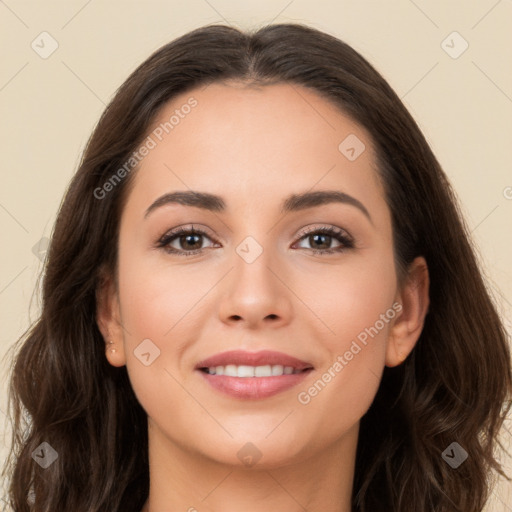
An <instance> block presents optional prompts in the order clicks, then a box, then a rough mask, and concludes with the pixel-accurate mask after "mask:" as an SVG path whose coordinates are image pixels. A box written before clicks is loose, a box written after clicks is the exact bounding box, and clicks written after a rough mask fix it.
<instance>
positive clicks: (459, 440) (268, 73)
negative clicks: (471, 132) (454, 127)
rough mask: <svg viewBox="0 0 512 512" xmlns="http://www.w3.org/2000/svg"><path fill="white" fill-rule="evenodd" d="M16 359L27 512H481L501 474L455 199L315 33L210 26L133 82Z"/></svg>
mask: <svg viewBox="0 0 512 512" xmlns="http://www.w3.org/2000/svg"><path fill="white" fill-rule="evenodd" d="M20 341H21V345H20V347H19V350H18V352H17V357H16V361H15V365H14V367H13V373H12V382H11V395H10V399H11V405H12V408H13V411H12V414H13V417H14V433H15V436H14V439H13V447H12V453H11V457H10V461H11V464H10V466H7V465H6V468H5V471H9V474H10V475H11V485H10V500H11V504H12V507H13V509H14V510H15V511H16V512H18V511H24V510H34V511H47V510H48V511H60V510H62V511H64V510H73V511H77V512H78V511H123V512H125V511H136V512H140V511H141V510H143V512H160V511H167V510H189V511H194V510H197V511H203V510H205V511H206V510H208V511H210V510H211V511H213V510H216V511H219V510H222V511H223V512H229V511H231V510H244V511H251V512H256V511H260V510H286V511H299V510H311V511H317V510H322V511H332V512H334V511H336V512H340V511H342V512H348V511H361V512H362V511H367V512H368V511H372V512H376V511H391V510H393V511H397V512H405V511H411V510H414V511H417V512H419V511H425V512H426V511H434V510H435V511H446V512H448V511H464V512H476V511H481V510H482V508H483V506H484V503H485V502H486V500H487V497H488V495H489V492H490V483H491V477H492V475H493V473H492V472H493V471H497V472H499V473H500V474H503V472H502V470H501V468H500V465H499V463H498V461H497V460H496V459H495V457H494V449H495V447H496V446H497V443H498V438H497V436H498V431H499V429H500V427H501V425H502V423H503V420H504V418H505V415H506V413H507V411H508V410H509V407H510V405H509V402H508V400H509V399H510V394H511V387H512V379H511V368H510V362H509V361H510V354H509V348H508V345H507V336H506V332H505V330H504V327H503V324H502V322H501V320H500V318H499V316H498V314H497V312H496V309H495V306H494V305H493V303H492V300H491V298H490V296H489V294H488V292H487V290H486V287H485V284H484V281H483V279H482V274H481V272H480V270H479V268H478V265H477V262H476V258H475V254H474V250H473V248H472V246H471V243H470V238H469V235H468V230H467V227H466V225H465V223H464V221H463V219H462V217H461V214H460V211H459V209H458V206H457V201H456V198H455V195H454V193H453V191H452V189H451V186H450V184H449V182H448V180H447V178H446V175H445V174H444V173H443V171H442V169H441V168H440V166H439V163H438V162H437V160H436V158H435V156H434V155H433V154H432V152H431V150H430V148H429V146H428V144H427V142H426V140H425V138H424V137H423V135H422V134H421V132H420V130H419V128H418V126H417V125H416V123H415V122H414V121H413V119H412V118H411V116H410V114H409V113H408V112H407V110H406V109H405V107H404V106H403V104H402V103H401V102H400V100H399V98H398V97H397V95H396V94H395V93H394V92H393V91H392V89H391V88H390V86H389V85H388V84H387V83H386V82H385V80H384V79H383V78H382V77H381V76H380V75H379V73H378V72H377V71H376V70H375V69H373V67H371V66H370V64H369V63H368V62H367V61H366V60H365V59H364V58H363V57H361V56H360V55H359V54H358V53H356V52H355V51H354V50H353V49H352V48H350V47H349V46H348V45H347V44H345V43H343V42H342V41H340V40H338V39H336V38H334V37H332V36H330V35H328V34H325V33H322V32H319V31H317V30H315V29H312V28H309V27H306V26H303V25H298V24H281V25H273V26H268V27H264V28H262V29H260V30H258V31H255V32H252V33H249V32H248V33H244V32H241V31H239V30H236V29H234V28H230V27H227V26H220V25H217V26H206V27H203V28H200V29H197V30H194V31H192V32H190V33H188V34H186V35H184V36H182V37H180V38H179V39H177V40H175V41H173V42H171V43H170V44H168V45H166V46H164V47H162V48H161V49H160V50H158V51H157V52H156V53H154V54H153V55H152V56H151V57H150V58H149V59H148V60H147V61H146V62H144V63H143V64H142V65H141V66H140V67H139V68H138V69H136V70H135V71H134V72H133V73H132V75H131V76H130V77H129V78H128V79H127V80H126V82H125V83H124V84H123V85H122V87H121V88H120V89H119V91H118V92H117V94H116V95H115V97H114V99H113V100H112V102H111V103H110V105H109V106H108V107H107V109H106V110H105V112H104V114H103V115H102V117H101V119H100V121H99V123H98V126H97V127H96V129H95V131H94V133H93V135H92V137H91V139H90V141H89V143H88V145H87V148H86V150H85V153H84V156H83V159H82V162H81V164H80V168H79V170H78V172H77V174H76V176H75V177H74V179H73V180H72V183H71V185H70V187H69V190H68V192H67V194H66V196H65V199H64V202H63V204H62V206H61V209H60V211H59V214H58V218H57V221H56V225H55V230H54V234H53V237H52V242H51V247H50V250H49V256H48V261H47V266H46V273H45V276H44V286H43V309H42V314H41V317H40V319H39V320H38V321H37V322H36V323H35V325H34V326H33V327H32V328H31V329H30V331H29V332H28V333H27V334H26V336H25V337H24V338H23V339H22V340H20ZM23 409H26V412H28V414H29V420H30V421H29V424H28V425H25V423H24V415H23V414H24V410H23Z"/></svg>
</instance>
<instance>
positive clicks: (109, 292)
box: [96, 273, 126, 366]
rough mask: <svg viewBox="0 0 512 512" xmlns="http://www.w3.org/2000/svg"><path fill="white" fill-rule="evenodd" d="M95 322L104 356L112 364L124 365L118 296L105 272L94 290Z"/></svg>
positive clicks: (114, 286)
mask: <svg viewBox="0 0 512 512" xmlns="http://www.w3.org/2000/svg"><path fill="white" fill-rule="evenodd" d="M96 323H97V324H98V328H99V330H100V332H101V334H102V335H103V339H104V340H105V356H106V358H107V360H108V362H109V363H110V364H111V365H112V366H123V365H125V364H126V357H125V352H124V343H123V327H122V324H121V313H120V307H119V297H118V293H117V290H116V285H115V283H114V280H113V278H112V277H111V276H110V275H106V274H105V273H102V277H101V278H100V284H99V286H98V289H97V290H96Z"/></svg>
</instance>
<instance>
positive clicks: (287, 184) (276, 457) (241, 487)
mask: <svg viewBox="0 0 512 512" xmlns="http://www.w3.org/2000/svg"><path fill="white" fill-rule="evenodd" d="M191 96H193V97H194V98H195V99H196V100H197V101H198V105H197V106H196V107H195V108H194V109H192V110H191V112H190V113H189V114H188V115H187V116H185V117H184V118H183V119H181V120H180V123H179V125H177V126H175V127H174V129H173V130H172V132H170V133H169V134H168V135H167V136H166V137H165V138H164V139H163V140H162V141H161V142H159V144H158V145H157V146H156V147H155V148H154V149H152V150H151V151H150V152H149V154H148V155H147V156H146V157H145V158H144V160H143V161H142V162H141V165H140V169H138V170H137V173H136V175H135V176H134V182H133V184H132V185H133V186H132V188H131V190H130V193H129V196H128V199H127V202H126V204H125V207H124V210H123V212H122V218H121V225H120V233H119V261H118V263H119V267H118V283H117V286H116V284H114V280H112V279H111V280H110V281H108V282H107V283H106V284H105V285H104V287H103V288H102V290H101V291H100V299H99V303H98V314H97V320H98V325H99V327H100V329H101V331H102V333H103V335H104V337H105V340H106V341H108V340H111V341H113V342H114V343H113V344H112V345H111V346H113V347H115V352H113V351H112V350H111V346H109V347H108V348H107V352H106V357H107V358H108V361H109V362H110V364H112V365H113V366H122V365H126V366H127V370H128V373H129V377H130V381H131V383H132V386H133V389H134V391H135V393H136V395H137V398H138V399H139V401H140V403H141V405H142V406H143V407H144V409H145V411H146V412H147V414H148V429H149V458H150V494H149V499H148V502H147V503H146V505H145V507H144V509H143V510H144V512H166V511H170V510H182V511H190V512H193V511H194V510H197V511H199V512H203V511H205V512H206V511H208V512H210V511H212V512H213V511H217V512H218V511H222V512H232V511H237V512H238V511H239V510H245V511H248V512H260V511H265V512H266V511H268V510H286V511H289V512H295V511H297V512H299V511H300V512H303V511H304V510H305V509H307V510H311V511H319V510H322V511H325V512H348V511H349V510H350V499H351V493H352V486H353V476H354V464H355V456H356V446H357V439H358V432H359V422H360V419H361V417H362V416H363V415H364V414H365V412H366V411H367V410H368V408H369V407H370V405H371V403H372V401H373V399H374V397H375V394H376V392H377V389H378V386H379V382H380V379H381V375H382V371H383V369H384V366H385V365H387V366H396V365H398V364H401V363H402V362H403V360H404V359H405V358H406V357H407V355H408V354H409V353H410V351H411V350H412V349H413V348H414V345H415V343H416V341H417V340H418V337H419V335H420V333H421V330H422V327H423V323H424V318H425V315H426V312H427V309H428V302H429V301H428V286H429V280H428V270H427V267H426V263H425V260H424V259H423V258H417V259H416V260H415V261H414V262H413V264H412V265H411V267H410V273H409V276H408V278H407V279H406V281H405V283H404V284H403V285H402V286H399V285H398V282H397V274H396V270H395V265H394V258H393V245H392V227H391V217H390V211H389V208H388V206H387V204H386V201H385V196H384V190H383V188H382V185H381V183H380V181H379V179H378V176H377V172H376V170H375V155H374V152H373V149H372V142H371V138H370V136H369V134H368V133H367V132H366V131H365V130H364V129H362V128H361V127H360V126H359V125H357V124H356V123H354V122H353V121H352V120H351V119H350V118H349V117H347V116H346V115H344V114H342V113H341V112H340V111H339V110H337V109H336V108H335V107H333V106H332V105H331V104H330V103H329V102H327V101H326V100H325V99H323V98H321V97H320V96H318V95H317V94H316V93H315V92H314V91H312V90H309V89H306V88H303V87H299V86H295V85H294V86H293V87H292V86H290V85H288V84H277V85H271V86H265V87H263V88H254V87H247V86H246V85H243V84H238V83H223V84H220V83H216V84H211V85H210V86H208V87H207V88H201V89H196V90H194V91H191V92H188V93H186V94H182V95H180V96H177V97H175V98H174V99H173V101H172V102H170V103H169V104H167V105H166V106H165V107H164V108H163V109H162V110H161V112H160V113H159V116H158V119H156V120H155V123H154V125H153V126H152V129H153V128H154V127H156V126H158V125H159V124H160V123H161V122H164V121H166V120H168V119H169V118H170V116H171V115H172V114H173V112H174V110H175V109H176V108H180V106H181V105H183V104H184V103H185V102H186V101H187V99H188V98H190V97H191ZM149 133H151V131H150V132H148V134H149ZM349 134H355V135H356V136H357V137H358V138H359V139H360V140H361V141H363V143H364V144H365V146H366V149H365V150H364V151H363V153H362V154H361V155H360V156H359V157H358V158H357V159H356V160H354V161H349V160H348V159H347V158H346V157H345V156H344V155H343V154H342V153H341V152H340V151H339V149H338V146H339V144H340V142H341V141H343V140H344V139H345V138H346V137H347V136H348V135H349ZM189 189H192V190H197V191H202V192H209V193H213V194H217V195H220V196H222V197H223V198H224V201H225V202H226V205H227V209H226V211H225V212H222V213H221V212H209V211H205V210H202V209H200V208H197V207H190V206H184V205H179V204H167V205H165V206H161V207H159V208H156V209H155V210H153V211H152V212H151V213H150V214H149V215H148V216H147V218H145V217H144V214H145V212H146V210H147V208H148V207H149V206H150V205H151V204H152V203H153V202H154V201H155V200H156V199H157V198H158V197H160V196H161V195H162V194H165V193H168V192H173V191H187V190H189ZM310 190H338V191H343V192H345V193H347V194H350V195H351V196H353V197H355V198H357V199H358V200H359V201H360V202H361V203H363V205H364V206H365V207H366V208H367V210H368V212H369V214H370V216H371V221H370V220H369V219H368V218H367V217H366V216H365V215H364V214H363V213H362V212H361V211H360V210H359V209H357V208H356V207H354V206H352V205H349V204H340V203H331V204H327V205H321V206H317V207H314V208H310V209H306V210H302V211H297V212H291V213H287V214H286V215H282V214H281V213H280V211H279V209H280V205H281V201H282V200H283V199H284V198H285V197H287V196H288V195H289V194H292V193H301V192H306V191H310ZM191 224H194V226H195V227H199V228H201V229H204V230H206V231H207V232H208V236H205V237H202V238H201V237H200V238H199V241H195V244H196V245H194V241H193V242H192V249H193V248H195V247H204V249H203V252H202V253H200V254H196V255H193V256H188V257H187V256H179V255H175V254H170V253H169V252H166V251H165V250H164V249H163V248H156V247H155V246H156V244H157V241H158V240H159V239H160V237H161V236H162V235H163V234H165V233H166V232H168V231H169V230H171V229H173V228H175V227H177V226H184V227H190V225H191ZM309 226H311V227H313V226H314V227H318V228H322V227H328V226H336V227H338V228H341V229H344V230H345V231H346V232H348V233H349V234H350V235H351V236H352V237H353V238H354V239H355V242H354V244H355V247H354V248H346V249H345V250H344V251H342V252H338V253H333V254H325V255H318V254H313V253H312V249H313V248H318V247H320V248H332V247H339V246H340V242H339V241H337V240H336V239H335V238H334V237H333V238H332V239H331V240H330V241H329V239H328V238H327V240H326V241H323V240H320V242H316V245H315V240H311V237H308V236H304V234H303V231H304V228H306V227H309ZM247 236H251V237H253V238H254V239H255V240H256V241H257V242H258V244H259V245H260V246H261V248H262V249H263V252H262V254H261V255H260V256H259V257H258V258H257V259H256V260H255V261H254V262H252V263H247V262H246V261H245V260H244V259H243V258H242V257H240V256H239V255H238V253H237V252H236V248H237V246H238V245H239V244H240V243H241V242H242V241H243V240H244V239H245V238H246V237H247ZM201 241H202V242H201ZM201 243H202V245H201ZM322 244H324V245H322ZM172 246H173V247H174V248H175V249H181V250H182V251H187V250H188V251H190V250H191V248H190V246H189V245H187V242H186V240H185V241H183V239H182V243H181V244H180V239H179V237H177V238H175V239H174V241H173V242H172ZM394 303H398V304H400V305H401V306H402V309H401V312H400V313H398V314H396V316H395V317H394V318H393V319H392V320H390V321H389V322H388V323H386V324H385V326H384V328H382V329H381V330H380V331H379V332H378V334H377V335H375V336H374V337H373V338H369V341H368V343H367V345H366V346H364V347H363V348H362V350H361V351H360V352H359V353H357V355H355V356H354V357H353V359H352V360H351V361H349V362H348V364H347V365H346V366H345V367H344V368H343V369H342V371H339V372H338V373H337V374H336V376H335V377H334V378H332V380H331V381H330V382H329V383H328V384H327V385H326V386H325V387H324V388H323V389H322V390H321V392H319V393H318V394H317V395H316V396H314V397H313V398H311V400H310V402H309V403H307V404H302V403H300V402H299V401H298V393H299V392H301V391H305V390H306V391H307V390H308V388H310V387H311V386H312V385H313V384H314V383H315V382H316V381H317V380H318V379H319V378H321V376H322V374H324V373H325V372H326V371H328V369H329V368H330V367H332V365H333V364H334V363H335V362H336V360H337V356H339V355H343V354H344V353H345V352H346V351H347V350H349V348H350V346H351V343H352V341H353V340H356V337H357V336H358V334H360V333H361V332H362V331H364V329H365V328H368V327H370V326H374V325H375V323H376V321H377V320H378V319H379V318H380V315H381V314H384V313H385V312H386V311H388V310H390V308H392V305H393V304H394ZM147 338H149V339H151V340H152V342H153V343H154V344H155V345H156V346H157V347H158V348H159V350H160V355H159V357H157V358H156V359H155V360H154V361H153V362H152V363H151V364H150V365H149V366H145V365H144V364H142V363H141V361H140V360H139V359H138V358H137V357H136V356H135V355H134V350H135V349H136V347H137V346H138V345H139V344H140V343H141V341H142V340H144V339H147ZM232 349H243V350H248V351H259V350H263V349H270V350H277V351H281V352H285V353H287V354H290V355H292V356H295V357H297V358H299V359H301V360H304V361H307V362H309V363H311V364H312V365H313V366H314V368H315V369H314V370H313V372H312V373H311V374H310V375H309V376H308V377H307V379H306V380H305V381H303V382H302V383H300V384H299V385H298V386H297V387H294V388H292V389H290V390H287V391H284V392H282V393H279V394H278V395H275V396H273V397H270V398H266V399H262V400H256V401H254V400H240V399H235V398H231V397H229V396H227V395H223V394H221V393H220V392H218V391H217V390H215V389H213V388H212V387H211V386H210V385H209V384H208V383H206V382H205V380H204V379H203V377H202V375H200V374H199V373H198V372H197V371H194V366H195V365H196V363H198V362H199V361H200V360H202V359H205V358H206V357H209V356H212V355H213V354H216V353H218V352H223V351H226V350H232ZM126 428H130V426H129V425H127V426H126ZM248 442H250V443H252V444H253V445H254V446H255V447H257V450H258V451H259V453H260V454H261V458H260V459H259V460H258V462H257V463H256V464H255V465H253V466H250V467H248V466H247V465H245V464H244V463H243V461H242V460H241V459H239V457H238V456H237V452H238V451H239V450H240V449H241V448H242V447H243V446H244V445H246V443H248Z"/></svg>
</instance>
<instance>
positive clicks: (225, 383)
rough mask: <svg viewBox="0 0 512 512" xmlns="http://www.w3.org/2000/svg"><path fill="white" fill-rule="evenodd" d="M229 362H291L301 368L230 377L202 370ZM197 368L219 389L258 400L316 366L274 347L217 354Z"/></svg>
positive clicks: (292, 382)
mask: <svg viewBox="0 0 512 512" xmlns="http://www.w3.org/2000/svg"><path fill="white" fill-rule="evenodd" d="M228 364H234V365H236V366H240V365H248V366H266V365H270V366H272V365H282V366H291V367H292V368H293V369H294V371H300V373H293V374H285V375H279V376H277V375H276V376H272V377H228V376H226V375H211V374H209V373H207V372H205V371H202V370H201V369H204V368H211V367H214V366H226V365H228ZM195 369H196V370H197V371H199V372H200V373H201V375H202V376H203V378H204V379H206V381H207V382H208V383H209V384H210V385H211V386H212V387H213V388H215V389H217V390H218V391H221V392H223V393H225V394H227V395H230V396H232V397H234V398H241V399H253V400H255V399H261V398H267V397H270V396H273V395H275V394H277V393H280V392H282V391H285V390H287V389H290V388H291V387H293V386H295V385H297V384H298V383H299V382H301V381H302V380H303V379H304V378H305V377H306V376H307V375H308V374H309V373H310V371H312V370H313V366H312V365H311V364H309V363H307V362H305V361H301V360H300V359H297V358H296V357H292V356H289V355H287V354H283V353H281V352H274V351H270V350H263V351H260V352H245V351H241V350H232V351H228V352H222V353H220V354H216V355H214V356H212V357H209V358H208V359H205V360H204V361H201V362H199V363H198V364H197V365H196V367H195Z"/></svg>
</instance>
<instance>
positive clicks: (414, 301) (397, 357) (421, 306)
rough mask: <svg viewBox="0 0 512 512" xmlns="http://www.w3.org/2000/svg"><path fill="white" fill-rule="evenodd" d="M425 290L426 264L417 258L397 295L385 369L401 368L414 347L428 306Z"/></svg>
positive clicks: (427, 279) (426, 278)
mask: <svg viewBox="0 0 512 512" xmlns="http://www.w3.org/2000/svg"><path fill="white" fill-rule="evenodd" d="M429 288H430V280H429V273H428V266H427V262H426V261H425V258H423V257H421V256H419V257H417V258H416V259H415V260H414V261H413V262H412V263H411V265H410V266H409V272H408V275H407V278H406V280H405V283H404V285H403V287H402V289H401V290H400V292H399V294H398V295H397V301H398V302H399V303H400V304H401V305H402V310H401V312H400V315H399V316H398V317H397V318H396V319H395V321H394V322H393V325H392V327H391V328H390V331H389V338H388V342H387V347H386V366H389V367H393V366H398V365H400V364H402V363H403V362H404V361H405V360H406V359H407V357H408V356H409V354H410V353H411V351H412V350H413V348H414V346H415V345H416V342H417V341H418V339H419V337H420V334H421V331H422V330H423V325H424V323H425V317H426V315H427V312H428V307H429V304H430V300H429Z"/></svg>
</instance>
